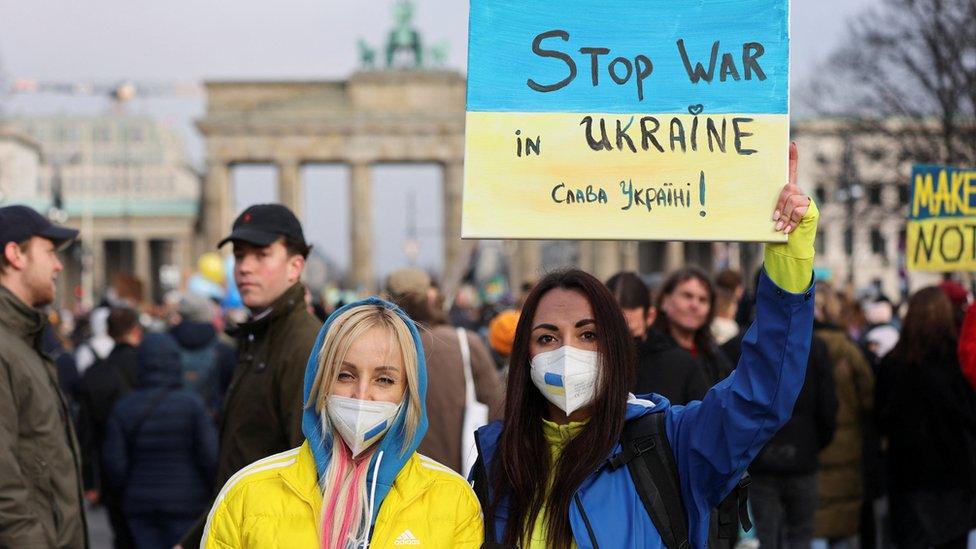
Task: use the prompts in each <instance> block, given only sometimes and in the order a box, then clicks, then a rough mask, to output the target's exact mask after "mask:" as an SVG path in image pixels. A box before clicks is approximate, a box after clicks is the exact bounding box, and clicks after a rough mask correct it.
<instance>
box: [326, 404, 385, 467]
mask: <svg viewBox="0 0 976 549" xmlns="http://www.w3.org/2000/svg"><path fill="white" fill-rule="evenodd" d="M326 411H327V412H328V415H329V421H330V422H331V423H332V427H333V428H334V429H335V430H336V431H338V432H339V436H341V437H342V440H344V441H345V442H346V446H348V447H349V450H351V451H352V457H356V456H358V455H359V454H361V453H362V452H363V450H365V449H367V448H369V447H370V446H372V445H373V443H374V442H376V441H377V440H379V439H381V438H383V435H385V434H386V432H387V431H389V430H390V426H391V425H393V421H394V418H396V415H397V413H398V412H399V411H400V404H397V403H395V402H384V401H380V400H359V399H358V398H348V397H341V396H337V395H331V396H329V399H328V401H327V403H326Z"/></svg>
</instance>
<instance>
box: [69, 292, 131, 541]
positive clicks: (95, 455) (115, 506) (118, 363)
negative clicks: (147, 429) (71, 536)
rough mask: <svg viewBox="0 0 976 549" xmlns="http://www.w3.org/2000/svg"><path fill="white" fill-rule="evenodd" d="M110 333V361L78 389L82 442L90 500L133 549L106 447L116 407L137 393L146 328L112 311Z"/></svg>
mask: <svg viewBox="0 0 976 549" xmlns="http://www.w3.org/2000/svg"><path fill="white" fill-rule="evenodd" d="M108 334H109V336H111V338H112V340H113V341H114V342H115V343H114V347H113V348H112V352H111V353H110V354H109V355H108V358H106V359H105V360H102V361H99V362H96V363H95V364H94V365H93V366H92V367H91V368H89V369H88V370H87V371H86V372H85V375H84V376H82V378H81V382H80V383H79V385H78V402H79V404H80V405H81V420H80V422H79V423H80V425H79V429H78V430H79V441H80V442H81V456H82V460H81V463H82V470H83V472H84V486H85V499H87V500H88V501H89V502H91V503H101V504H103V505H104V506H105V510H106V511H107V512H108V518H109V523H110V524H111V526H112V534H113V536H114V539H115V541H114V546H115V547H116V549H121V548H123V547H134V545H133V541H132V537H131V535H130V533H129V529H128V526H127V525H126V522H125V517H124V516H123V515H122V497H121V496H122V495H121V494H120V493H118V492H117V491H116V490H113V489H112V487H111V486H110V485H108V484H106V483H104V482H103V480H104V477H105V470H104V467H103V466H102V447H103V445H104V444H105V433H106V429H107V427H108V418H109V415H110V414H111V412H112V408H113V407H114V406H115V403H116V402H117V401H118V400H119V399H120V398H122V397H124V396H125V395H127V394H129V393H130V392H132V390H133V389H134V388H135V387H136V385H137V382H138V378H139V351H138V350H137V349H138V347H139V345H140V344H141V343H142V338H143V329H142V325H140V324H139V313H138V312H137V311H135V310H134V309H130V308H128V307H118V308H113V309H110V310H109V315H108Z"/></svg>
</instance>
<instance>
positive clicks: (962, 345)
mask: <svg viewBox="0 0 976 549" xmlns="http://www.w3.org/2000/svg"><path fill="white" fill-rule="evenodd" d="M959 366H960V367H961V368H962V374H963V375H964V376H965V377H966V380H968V381H969V385H970V386H972V388H973V389H974V390H976V307H969V308H968V309H967V310H966V318H965V319H964V320H963V323H962V328H960V330H959Z"/></svg>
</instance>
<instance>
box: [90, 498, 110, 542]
mask: <svg viewBox="0 0 976 549" xmlns="http://www.w3.org/2000/svg"><path fill="white" fill-rule="evenodd" d="M86 516H87V518H88V536H89V538H90V540H91V547H92V549H112V529H111V528H110V527H109V525H108V513H106V512H105V508H104V507H91V506H89V507H88V509H87V510H86Z"/></svg>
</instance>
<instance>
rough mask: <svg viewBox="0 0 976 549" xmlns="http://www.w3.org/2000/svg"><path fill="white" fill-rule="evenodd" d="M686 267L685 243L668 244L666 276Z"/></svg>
mask: <svg viewBox="0 0 976 549" xmlns="http://www.w3.org/2000/svg"><path fill="white" fill-rule="evenodd" d="M684 266H685V244H684V242H668V251H667V256H666V258H665V261H664V272H665V274H667V273H671V272H672V271H676V270H678V269H680V268H682V267H684Z"/></svg>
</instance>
